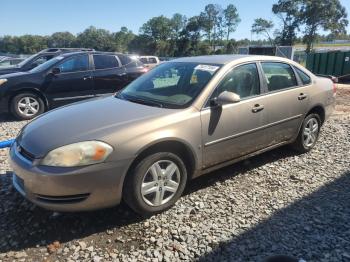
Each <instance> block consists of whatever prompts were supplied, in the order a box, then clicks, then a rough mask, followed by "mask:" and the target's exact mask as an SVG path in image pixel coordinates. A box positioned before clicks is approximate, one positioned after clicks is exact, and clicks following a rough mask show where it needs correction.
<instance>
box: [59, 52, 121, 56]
mask: <svg viewBox="0 0 350 262" xmlns="http://www.w3.org/2000/svg"><path fill="white" fill-rule="evenodd" d="M80 54H93V55H126V54H122V53H117V52H102V51H77V52H69V53H62V54H60V55H59V56H63V57H68V56H72V55H80ZM126 56H127V55H126Z"/></svg>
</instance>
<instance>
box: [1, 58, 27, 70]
mask: <svg viewBox="0 0 350 262" xmlns="http://www.w3.org/2000/svg"><path fill="white" fill-rule="evenodd" d="M23 60H24V59H23V58H12V57H9V58H5V59H3V60H1V61H0V70H1V68H2V67H11V66H15V65H18V64H19V63H20V62H22V61H23Z"/></svg>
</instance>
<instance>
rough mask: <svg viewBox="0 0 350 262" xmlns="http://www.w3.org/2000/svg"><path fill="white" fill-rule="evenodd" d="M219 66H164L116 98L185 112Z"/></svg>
mask: <svg viewBox="0 0 350 262" xmlns="http://www.w3.org/2000/svg"><path fill="white" fill-rule="evenodd" d="M219 68H220V65H217V64H199V63H190V62H167V63H164V64H162V65H160V66H158V67H156V68H154V69H153V70H151V71H150V72H149V73H147V74H144V75H143V76H141V77H139V78H138V79H136V80H135V81H133V82H132V83H131V84H129V85H128V86H127V87H126V88H125V89H123V90H122V91H121V92H119V93H118V94H117V97H118V98H120V99H125V100H129V101H132V102H135V103H142V104H148V105H151V106H159V107H166V108H185V107H187V106H189V105H190V104H191V103H192V102H193V100H194V99H195V98H196V97H197V96H198V95H199V94H200V92H201V91H202V90H203V88H204V87H205V86H206V85H207V84H208V82H209V81H210V79H212V77H213V76H214V74H215V73H216V72H217V71H218V69H219Z"/></svg>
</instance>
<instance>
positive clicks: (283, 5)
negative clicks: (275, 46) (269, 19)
mask: <svg viewBox="0 0 350 262" xmlns="http://www.w3.org/2000/svg"><path fill="white" fill-rule="evenodd" d="M299 3H300V1H298V0H279V1H278V3H277V4H274V5H273V6H272V12H273V13H274V14H275V15H276V16H277V17H278V18H279V19H280V20H281V22H282V29H281V30H278V31H277V42H278V43H279V44H280V45H290V46H291V45H293V44H294V42H295V40H296V37H297V36H296V31H297V30H298V29H299V23H300V18H299Z"/></svg>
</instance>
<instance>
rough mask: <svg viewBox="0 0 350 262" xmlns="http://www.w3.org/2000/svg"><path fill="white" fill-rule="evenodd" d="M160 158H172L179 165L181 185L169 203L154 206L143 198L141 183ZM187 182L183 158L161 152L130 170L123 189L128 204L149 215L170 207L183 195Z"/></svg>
mask: <svg viewBox="0 0 350 262" xmlns="http://www.w3.org/2000/svg"><path fill="white" fill-rule="evenodd" d="M160 160H171V161H173V162H174V163H175V164H176V165H177V166H178V168H179V169H180V185H179V188H178V190H177V192H176V194H175V195H174V196H173V198H172V199H171V200H169V201H168V202H167V203H165V204H163V205H161V206H158V207H154V206H150V205H148V204H147V203H146V202H145V201H144V200H143V198H142V195H141V184H142V180H143V176H144V174H145V173H146V172H147V170H148V169H149V168H150V166H151V165H152V164H154V163H155V162H157V161H160ZM186 183H187V169H186V166H185V164H184V162H183V160H182V159H181V158H180V157H179V156H177V155H175V154H174V153H170V152H160V153H155V154H152V155H149V156H147V157H145V158H144V159H143V160H141V161H140V163H139V164H137V165H136V167H135V168H134V169H133V170H132V171H131V172H130V174H128V177H127V178H126V184H125V185H126V186H125V187H124V190H123V191H124V192H123V195H124V199H125V201H126V202H127V204H128V205H129V206H130V207H131V208H132V209H133V210H134V211H135V212H137V213H139V214H140V215H143V216H149V215H153V214H157V213H159V212H162V211H164V210H167V209H168V208H170V207H171V206H172V205H173V204H174V203H175V202H176V201H177V200H178V199H179V198H180V197H181V195H182V193H183V191H184V189H185V186H186Z"/></svg>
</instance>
